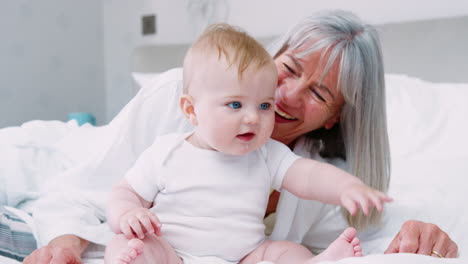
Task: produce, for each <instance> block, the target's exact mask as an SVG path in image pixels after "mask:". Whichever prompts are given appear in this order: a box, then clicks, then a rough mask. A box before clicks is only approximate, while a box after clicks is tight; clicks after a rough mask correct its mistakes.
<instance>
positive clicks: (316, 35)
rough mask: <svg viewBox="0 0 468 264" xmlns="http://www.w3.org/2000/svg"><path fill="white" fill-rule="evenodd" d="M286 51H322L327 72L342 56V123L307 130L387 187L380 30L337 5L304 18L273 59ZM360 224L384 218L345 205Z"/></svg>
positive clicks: (327, 151)
mask: <svg viewBox="0 0 468 264" xmlns="http://www.w3.org/2000/svg"><path fill="white" fill-rule="evenodd" d="M286 50H300V51H301V52H300V53H298V54H296V55H297V56H299V57H303V56H307V55H309V54H312V53H314V52H321V53H322V57H321V58H322V60H321V63H325V64H324V66H325V67H324V72H323V74H322V79H323V77H324V76H325V75H326V74H327V73H328V71H329V70H330V69H331V67H332V65H333V64H334V63H335V61H337V62H338V63H339V74H338V89H339V90H340V91H341V92H342V94H343V96H344V98H345V105H344V107H343V109H342V112H341V120H340V124H337V125H335V126H334V128H333V129H331V130H325V129H324V128H322V129H318V130H316V131H312V132H310V133H309V134H307V137H308V139H310V140H309V143H312V144H310V145H311V147H312V148H314V149H316V148H317V146H319V147H320V150H319V151H320V155H321V156H322V157H325V158H336V157H339V158H343V159H345V160H346V164H347V170H348V171H349V172H350V173H352V174H354V175H356V176H357V177H359V178H360V179H361V180H362V181H363V182H365V183H366V184H368V185H370V186H372V187H374V188H376V189H378V190H381V191H384V192H386V191H387V190H388V186H389V181H390V150H389V143H388V135H387V122H386V121H387V119H386V109H385V108H386V107H385V81H384V67H383V62H382V54H381V48H380V41H379V38H378V33H377V31H376V30H375V29H374V28H373V27H372V26H370V25H366V24H364V23H363V22H362V21H361V20H360V19H359V18H358V17H356V16H355V15H353V14H352V13H350V12H347V11H342V10H332V11H327V12H322V13H318V14H316V15H315V16H311V17H308V18H305V19H303V20H302V21H300V22H299V23H298V24H297V25H296V26H294V27H293V28H291V29H290V30H289V31H288V32H287V33H286V34H285V35H284V36H283V37H281V38H280V39H278V40H277V41H276V42H275V43H273V45H272V46H270V47H269V51H270V54H272V55H273V57H274V58H276V57H277V56H279V55H280V54H282V53H283V52H284V51H286ZM342 211H343V214H344V215H345V217H346V219H347V220H348V223H349V224H350V225H351V226H354V227H356V228H359V229H364V228H366V227H369V226H371V225H377V224H379V223H380V220H381V216H380V214H379V213H378V212H376V211H375V210H373V211H372V212H371V214H370V215H369V216H368V217H366V216H364V215H363V214H361V213H359V214H357V215H356V216H351V215H350V214H349V213H348V212H347V211H345V210H344V209H343V210H342Z"/></svg>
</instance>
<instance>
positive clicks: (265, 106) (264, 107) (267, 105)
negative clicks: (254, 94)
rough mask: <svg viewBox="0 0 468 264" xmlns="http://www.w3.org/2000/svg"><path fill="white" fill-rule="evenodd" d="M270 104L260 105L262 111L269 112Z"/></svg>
mask: <svg viewBox="0 0 468 264" xmlns="http://www.w3.org/2000/svg"><path fill="white" fill-rule="evenodd" d="M270 106H271V105H270V104H269V103H262V104H260V109H262V110H268V109H269V108H270Z"/></svg>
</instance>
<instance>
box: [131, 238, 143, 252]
mask: <svg viewBox="0 0 468 264" xmlns="http://www.w3.org/2000/svg"><path fill="white" fill-rule="evenodd" d="M144 246H145V243H143V241H141V240H140V239H137V238H134V239H131V240H130V241H128V247H129V248H131V249H133V250H135V253H136V254H137V255H138V254H141V253H142V252H143V248H144Z"/></svg>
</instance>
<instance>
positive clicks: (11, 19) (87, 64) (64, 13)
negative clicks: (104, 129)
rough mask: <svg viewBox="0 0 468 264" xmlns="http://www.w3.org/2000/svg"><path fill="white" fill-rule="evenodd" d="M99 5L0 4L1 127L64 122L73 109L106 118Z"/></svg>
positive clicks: (45, 0) (69, 1)
mask: <svg viewBox="0 0 468 264" xmlns="http://www.w3.org/2000/svg"><path fill="white" fill-rule="evenodd" d="M102 21H103V20H102V2H101V1H98V0H79V1H76V0H40V1H34V0H5V1H1V3H0V36H1V37H0V38H1V41H0V127H5V126H12V125H20V124H21V123H23V122H25V121H28V120H31V119H45V120H50V119H54V120H66V118H67V113H69V112H73V111H89V112H93V113H94V114H95V116H96V117H97V120H98V122H102V121H104V120H105V107H104V106H105V90H104V86H105V84H104V56H103V32H102V29H103V26H102V23H103V22H102Z"/></svg>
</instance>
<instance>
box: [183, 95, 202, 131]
mask: <svg viewBox="0 0 468 264" xmlns="http://www.w3.org/2000/svg"><path fill="white" fill-rule="evenodd" d="M179 104H180V110H182V113H183V114H184V116H185V118H187V119H188V120H189V121H190V123H191V124H192V125H193V126H196V125H198V121H197V116H196V114H195V106H194V104H193V97H192V96H190V95H188V94H184V95H182V97H180V101H179Z"/></svg>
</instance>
